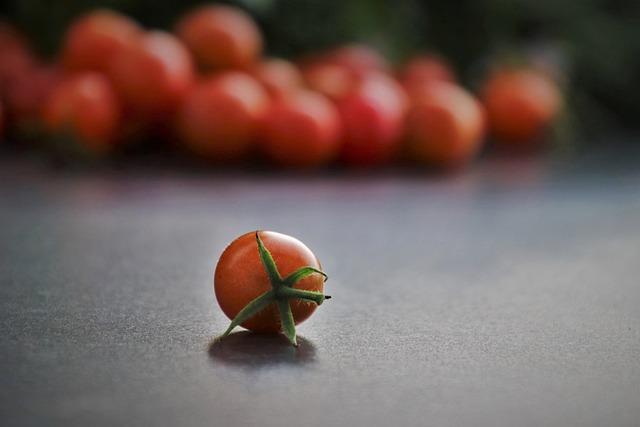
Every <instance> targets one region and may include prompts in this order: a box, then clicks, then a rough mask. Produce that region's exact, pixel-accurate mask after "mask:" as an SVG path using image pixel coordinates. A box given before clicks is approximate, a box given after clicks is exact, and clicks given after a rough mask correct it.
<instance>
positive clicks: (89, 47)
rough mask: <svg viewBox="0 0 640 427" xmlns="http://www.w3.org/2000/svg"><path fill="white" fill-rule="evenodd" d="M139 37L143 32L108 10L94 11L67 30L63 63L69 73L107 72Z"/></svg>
mask: <svg viewBox="0 0 640 427" xmlns="http://www.w3.org/2000/svg"><path fill="white" fill-rule="evenodd" d="M141 35H142V29H141V28H140V27H139V26H138V24H137V23H136V22H134V21H133V20H131V19H130V18H128V17H126V16H124V15H121V14H119V13H117V12H114V11H111V10H106V9H100V10H94V11H92V12H89V13H88V14H86V15H84V16H81V17H80V18H79V19H77V20H76V21H75V22H73V23H72V24H71V27H69V29H68V31H67V33H66V35H65V38H64V42H63V46H62V64H63V65H64V68H65V69H67V70H69V71H101V72H107V71H108V70H109V64H110V63H111V61H112V60H113V58H114V55H115V54H116V53H117V52H118V51H120V50H123V49H127V48H128V47H129V46H130V45H131V44H133V43H135V41H136V39H137V38H138V37H140V36H141Z"/></svg>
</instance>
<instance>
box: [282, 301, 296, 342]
mask: <svg viewBox="0 0 640 427" xmlns="http://www.w3.org/2000/svg"><path fill="white" fill-rule="evenodd" d="M278 310H279V311H280V322H281V323H282V332H283V333H284V335H285V336H286V337H287V339H289V342H290V343H291V344H292V345H294V346H296V347H297V346H298V341H297V339H296V324H295V322H294V320H293V313H292V312H291V306H290V305H289V301H288V300H286V299H280V300H278Z"/></svg>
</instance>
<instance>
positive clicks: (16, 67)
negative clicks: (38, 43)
mask: <svg viewBox="0 0 640 427" xmlns="http://www.w3.org/2000/svg"><path fill="white" fill-rule="evenodd" d="M37 65H38V61H37V58H36V57H35V55H34V54H33V52H32V51H31V48H30V47H29V44H28V43H27V41H26V40H25V38H24V36H23V35H22V34H21V33H20V32H19V31H18V30H17V29H16V28H14V27H13V26H12V25H10V24H8V23H6V22H2V21H0V95H4V94H5V93H6V90H7V88H8V87H9V86H10V85H11V83H12V81H13V80H14V79H16V78H19V77H21V76H22V75H23V74H25V73H27V72H28V71H30V70H31V69H32V68H34V67H36V66H37Z"/></svg>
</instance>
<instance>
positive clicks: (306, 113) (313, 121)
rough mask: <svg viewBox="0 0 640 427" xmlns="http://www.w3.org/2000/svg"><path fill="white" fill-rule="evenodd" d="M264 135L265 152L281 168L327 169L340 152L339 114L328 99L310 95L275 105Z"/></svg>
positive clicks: (301, 94)
mask: <svg viewBox="0 0 640 427" xmlns="http://www.w3.org/2000/svg"><path fill="white" fill-rule="evenodd" d="M261 131H262V132H261V138H262V148H263V150H264V151H265V153H266V154H267V156H268V157H269V158H270V159H271V160H272V161H273V162H275V163H277V164H279V165H282V166H289V167H297V168H312V167H318V166H322V165H326V164H327V163H329V162H330V161H331V160H332V159H333V158H334V157H335V156H336V154H337V153H338V151H339V149H340V141H339V134H340V119H339V117H338V113H337V111H336V109H335V107H334V106H333V104H331V102H330V101H329V100H328V99H326V98H325V97H324V96H322V95H320V94H318V93H314V92H311V91H299V92H296V93H295V94H293V95H291V96H289V97H287V98H283V99H281V100H279V101H276V102H274V103H273V104H272V106H271V107H270V108H269V110H268V111H267V113H266V115H265V117H264V120H263V126H262V127H261Z"/></svg>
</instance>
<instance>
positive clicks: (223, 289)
mask: <svg viewBox="0 0 640 427" xmlns="http://www.w3.org/2000/svg"><path fill="white" fill-rule="evenodd" d="M259 233H260V238H261V239H262V241H263V242H264V245H265V247H266V248H267V249H268V250H269V251H270V252H271V255H272V256H273V259H274V261H275V263H276V265H277V267H278V271H279V272H280V275H281V276H282V277H286V276H287V275H289V274H291V273H293V272H294V271H296V270H297V269H299V268H301V267H306V266H311V267H315V268H317V269H321V266H320V261H318V258H316V256H315V255H314V254H313V252H311V250H310V249H309V248H308V247H306V246H305V245H304V244H303V243H302V242H300V241H299V240H297V239H295V238H293V237H291V236H287V235H285V234H281V233H276V232H272V231H260V232H259ZM293 287H294V288H295V289H303V290H308V291H315V292H322V291H323V288H324V279H323V278H322V276H320V275H317V274H314V275H311V276H308V277H306V278H304V279H302V280H300V281H299V282H297V283H296V284H295V285H294V286H293ZM271 289H272V288H271V283H270V281H269V278H268V276H267V273H266V271H265V269H264V266H263V265H262V262H261V261H260V256H259V254H258V247H257V244H256V237H255V232H250V233H247V234H244V235H242V236H240V237H238V238H237V239H236V240H234V241H233V242H231V244H230V245H229V246H228V247H227V248H226V249H225V250H224V252H223V253H222V255H221V256H220V260H219V261H218V264H217V266H216V271H215V275H214V290H215V295H216V299H217V300H218V304H220V308H222V311H223V312H224V313H225V314H226V315H227V317H228V318H229V319H233V318H234V317H235V316H236V315H237V314H238V312H240V310H242V309H243V308H244V307H245V306H246V305H247V304H248V303H249V302H251V301H252V300H253V299H255V298H257V297H258V296H260V295H261V294H263V293H264V292H267V291H269V290H271ZM289 305H290V307H291V311H292V312H293V319H294V322H295V324H299V323H301V322H303V321H304V320H306V319H307V318H309V316H311V314H312V313H313V312H314V311H315V309H316V305H315V304H313V303H309V302H303V301H300V300H290V302H289ZM242 326H243V327H244V328H246V329H249V330H251V331H255V332H272V333H275V332H279V331H280V316H279V313H278V310H277V308H276V306H275V305H274V304H272V305H270V306H268V307H267V308H265V309H264V310H263V311H261V312H260V313H258V314H257V315H255V316H254V317H252V318H250V319H249V320H247V321H246V322H244V323H243V324H242Z"/></svg>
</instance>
